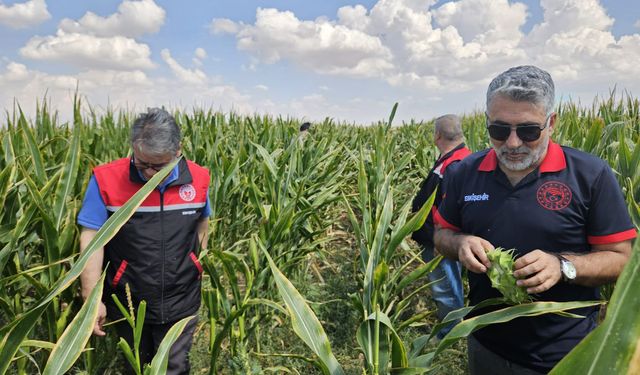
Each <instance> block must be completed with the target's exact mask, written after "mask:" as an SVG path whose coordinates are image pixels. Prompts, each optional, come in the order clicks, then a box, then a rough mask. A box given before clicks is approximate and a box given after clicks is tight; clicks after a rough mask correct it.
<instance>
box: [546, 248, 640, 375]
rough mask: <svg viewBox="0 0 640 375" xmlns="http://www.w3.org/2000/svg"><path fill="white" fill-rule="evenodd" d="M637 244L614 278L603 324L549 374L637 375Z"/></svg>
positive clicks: (639, 268) (639, 323)
mask: <svg viewBox="0 0 640 375" xmlns="http://www.w3.org/2000/svg"><path fill="white" fill-rule="evenodd" d="M638 285H640V241H636V243H635V246H634V248H633V252H632V255H631V259H630V260H629V262H628V263H627V265H626V266H625V268H624V270H623V271H622V274H621V275H620V277H619V278H618V282H617V283H616V287H615V289H614V291H613V295H612V296H611V300H610V302H609V305H608V306H607V315H606V317H605V319H604V321H603V322H602V323H601V324H600V325H599V326H598V327H597V328H596V329H595V330H594V331H593V332H591V333H590V334H589V335H588V336H587V337H586V338H585V339H584V340H582V341H581V342H580V343H579V344H578V345H577V346H576V347H575V348H574V349H573V350H572V351H571V352H570V353H569V354H568V355H567V356H566V357H564V359H562V360H561V361H560V362H559V363H558V364H557V365H556V367H554V368H553V370H552V371H551V374H585V375H596V374H638V373H640V351H639V350H640V349H639V348H640V346H639V345H640V342H639V341H638V337H640V314H638V311H640V295H639V294H638Z"/></svg>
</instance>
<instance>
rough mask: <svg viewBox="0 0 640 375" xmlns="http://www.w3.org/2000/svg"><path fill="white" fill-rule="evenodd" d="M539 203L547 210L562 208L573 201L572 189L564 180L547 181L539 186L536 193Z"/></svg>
mask: <svg viewBox="0 0 640 375" xmlns="http://www.w3.org/2000/svg"><path fill="white" fill-rule="evenodd" d="M536 197H537V198H538V203H540V205H541V206H542V207H544V208H546V209H547V210H552V211H557V210H561V209H563V208H565V207H567V206H568V205H569V203H571V197H572V194H571V190H570V189H569V187H568V186H567V185H565V184H563V183H562V182H558V181H549V182H545V183H544V184H542V186H540V187H539V188H538V192H537V194H536Z"/></svg>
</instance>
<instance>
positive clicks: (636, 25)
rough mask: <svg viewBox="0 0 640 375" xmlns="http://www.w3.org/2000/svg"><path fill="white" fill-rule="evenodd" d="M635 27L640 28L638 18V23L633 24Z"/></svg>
mask: <svg viewBox="0 0 640 375" xmlns="http://www.w3.org/2000/svg"><path fill="white" fill-rule="evenodd" d="M633 27H635V28H636V29H640V20H637V21H636V23H634V24H633Z"/></svg>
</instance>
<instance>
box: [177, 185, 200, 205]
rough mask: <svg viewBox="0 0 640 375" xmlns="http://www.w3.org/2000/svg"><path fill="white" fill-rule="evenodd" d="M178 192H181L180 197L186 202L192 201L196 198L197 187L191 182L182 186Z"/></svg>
mask: <svg viewBox="0 0 640 375" xmlns="http://www.w3.org/2000/svg"><path fill="white" fill-rule="evenodd" d="M178 194H180V198H182V200H183V201H185V202H191V201H192V200H194V199H196V189H195V188H194V187H193V185H191V184H186V185H182V186H180V190H179V191H178Z"/></svg>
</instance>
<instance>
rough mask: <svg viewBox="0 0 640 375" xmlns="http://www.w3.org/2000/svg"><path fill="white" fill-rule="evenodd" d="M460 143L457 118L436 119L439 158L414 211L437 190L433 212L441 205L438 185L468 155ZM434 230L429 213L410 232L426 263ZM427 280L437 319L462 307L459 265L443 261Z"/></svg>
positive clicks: (446, 330) (431, 252)
mask: <svg viewBox="0 0 640 375" xmlns="http://www.w3.org/2000/svg"><path fill="white" fill-rule="evenodd" d="M463 140H464V137H463V135H462V125H461V122H460V118H459V117H458V116H456V115H444V116H441V117H438V118H437V119H436V120H435V124H434V133H433V143H434V144H435V146H436V147H437V148H438V150H439V151H440V156H439V157H438V160H437V161H436V163H435V165H434V166H433V168H432V169H431V171H430V172H429V175H427V178H426V179H425V180H424V181H423V183H422V186H421V187H420V191H419V192H418V194H417V195H416V197H415V198H414V199H413V204H412V208H413V212H417V211H418V210H420V208H421V207H422V205H424V203H425V202H426V201H427V200H428V199H429V197H431V194H432V193H433V192H434V191H436V190H437V193H436V197H435V200H434V203H433V207H434V209H435V207H437V206H438V205H439V204H440V201H441V200H442V194H441V191H440V189H438V186H439V185H440V183H441V181H442V178H443V176H444V174H445V172H446V171H447V169H448V168H451V167H452V165H455V164H456V163H457V162H459V161H460V160H462V159H463V158H465V157H466V156H467V155H469V154H470V153H471V151H469V149H467V148H466V147H465V145H464V142H463ZM433 229H434V228H433V214H432V213H429V216H428V217H427V220H426V221H425V223H424V225H423V226H422V227H421V228H420V229H418V230H417V231H415V232H413V235H412V236H411V237H412V238H413V239H414V240H415V241H416V242H417V243H418V244H419V245H420V247H421V248H422V259H423V260H424V261H425V262H429V261H431V260H432V259H433V258H434V256H435V254H434V250H435V249H434V244H433ZM428 278H429V282H430V283H431V296H432V297H433V299H434V301H435V303H436V308H437V316H438V320H442V319H444V317H445V316H447V314H448V313H449V312H451V311H453V310H457V309H459V308H462V307H463V306H464V294H463V289H462V279H461V277H460V264H459V263H458V262H457V261H455V260H452V259H447V258H444V259H442V260H441V261H440V263H439V264H438V266H437V267H436V268H435V269H434V270H433V271H432V272H431V273H429V275H428ZM455 324H456V322H452V323H451V324H449V325H448V326H446V327H444V328H443V329H442V330H440V332H438V335H437V337H438V338H439V339H442V338H443V337H444V336H445V335H446V334H447V333H449V331H450V330H451V328H452V327H453V326H454V325H455Z"/></svg>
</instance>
